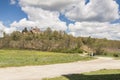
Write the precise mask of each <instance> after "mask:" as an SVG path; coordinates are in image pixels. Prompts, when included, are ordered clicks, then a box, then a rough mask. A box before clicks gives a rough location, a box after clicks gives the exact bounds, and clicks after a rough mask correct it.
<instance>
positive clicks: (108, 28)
mask: <svg viewBox="0 0 120 80" xmlns="http://www.w3.org/2000/svg"><path fill="white" fill-rule="evenodd" d="M69 28H70V31H71V32H70V34H73V35H74V36H84V37H88V36H91V37H94V38H107V39H117V40H119V39H120V24H110V23H99V22H76V23H75V24H71V25H70V26H69Z"/></svg>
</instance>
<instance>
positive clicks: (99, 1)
mask: <svg viewBox="0 0 120 80" xmlns="http://www.w3.org/2000/svg"><path fill="white" fill-rule="evenodd" d="M68 9H69V8H68ZM65 15H66V16H67V17H68V18H70V19H73V20H76V21H97V22H109V21H113V20H115V19H118V18H119V6H118V4H117V3H116V2H115V1H113V0H91V1H90V2H89V3H88V4H87V5H85V0H79V1H78V3H76V4H75V5H74V7H71V8H70V9H69V10H68V11H67V12H65Z"/></svg>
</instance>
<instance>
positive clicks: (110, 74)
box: [43, 70, 120, 80]
mask: <svg viewBox="0 0 120 80" xmlns="http://www.w3.org/2000/svg"><path fill="white" fill-rule="evenodd" d="M43 80H120V70H99V71H94V72H89V73H83V74H70V75H64V76H61V77H56V78H51V79H43Z"/></svg>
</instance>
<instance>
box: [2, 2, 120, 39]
mask: <svg viewBox="0 0 120 80" xmlns="http://www.w3.org/2000/svg"><path fill="white" fill-rule="evenodd" d="M35 26H37V27H39V28H40V29H41V30H45V29H46V28H47V27H50V28H51V29H52V30H58V31H59V30H62V31H66V32H67V33H68V34H72V35H74V36H84V37H87V36H91V37H95V38H107V39H113V40H120V0H0V36H2V32H6V33H11V32H13V31H15V30H22V29H23V28H24V27H28V28H31V27H35Z"/></svg>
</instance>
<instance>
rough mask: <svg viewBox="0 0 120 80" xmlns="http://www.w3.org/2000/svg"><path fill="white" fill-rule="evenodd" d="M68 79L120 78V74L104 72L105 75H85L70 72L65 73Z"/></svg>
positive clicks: (112, 79)
mask: <svg viewBox="0 0 120 80" xmlns="http://www.w3.org/2000/svg"><path fill="white" fill-rule="evenodd" d="M63 76H64V77H66V78H67V79H68V80H120V74H106V75H105V74H104V75H84V74H70V75H63Z"/></svg>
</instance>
